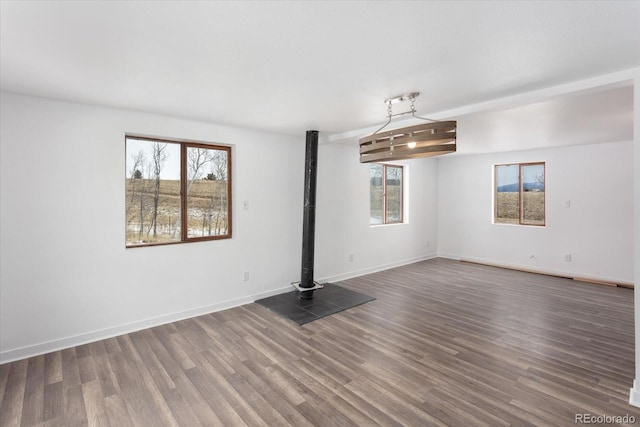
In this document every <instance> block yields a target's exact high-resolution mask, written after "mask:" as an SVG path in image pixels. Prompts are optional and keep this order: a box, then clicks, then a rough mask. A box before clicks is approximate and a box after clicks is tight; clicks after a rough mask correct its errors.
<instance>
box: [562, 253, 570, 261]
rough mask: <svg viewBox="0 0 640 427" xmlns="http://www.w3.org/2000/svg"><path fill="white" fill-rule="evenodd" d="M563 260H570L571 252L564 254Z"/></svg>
mask: <svg viewBox="0 0 640 427" xmlns="http://www.w3.org/2000/svg"><path fill="white" fill-rule="evenodd" d="M564 260H565V261H567V262H571V254H565V256H564Z"/></svg>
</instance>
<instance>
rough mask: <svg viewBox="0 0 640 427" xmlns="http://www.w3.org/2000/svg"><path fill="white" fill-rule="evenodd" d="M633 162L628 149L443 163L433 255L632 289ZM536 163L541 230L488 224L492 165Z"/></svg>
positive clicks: (609, 146) (586, 148)
mask: <svg viewBox="0 0 640 427" xmlns="http://www.w3.org/2000/svg"><path fill="white" fill-rule="evenodd" d="M632 158H633V144H632V142H631V141H629V142H621V143H603V144H592V145H581V146H572V147H562V148H555V149H544V150H531V151H520V152H510V153H497V154H486V155H470V156H459V157H442V158H440V159H439V160H438V161H439V164H438V170H439V174H438V242H439V246H438V254H439V255H441V256H446V257H451V258H462V259H469V260H475V261H481V262H487V263H495V264H500V265H505V266H512V267H520V268H527V269H532V270H538V271H543V272H548V273H556V274H563V275H567V276H570V277H575V276H577V277H584V278H591V279H599V280H608V281H613V282H624V283H633V281H634V273H633V249H634V247H633V235H632V230H633V198H634V196H633V162H632ZM534 161H536V162H537V161H544V162H546V171H545V172H546V226H545V227H528V226H518V225H505V224H492V215H493V199H492V179H493V165H495V164H501V163H519V162H534ZM565 201H570V207H568V208H567V207H565ZM565 254H571V256H572V261H571V262H566V261H565V260H564V255H565ZM531 255H534V258H531Z"/></svg>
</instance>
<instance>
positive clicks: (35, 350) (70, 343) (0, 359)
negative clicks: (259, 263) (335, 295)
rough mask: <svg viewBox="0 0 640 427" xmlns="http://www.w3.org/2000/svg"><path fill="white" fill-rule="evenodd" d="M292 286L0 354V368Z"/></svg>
mask: <svg viewBox="0 0 640 427" xmlns="http://www.w3.org/2000/svg"><path fill="white" fill-rule="evenodd" d="M292 289H293V288H292V287H291V286H286V287H283V288H278V289H273V290H270V291H266V292H261V293H258V294H254V295H248V296H246V297H241V298H235V299H232V300H228V301H224V302H221V303H217V304H211V305H206V306H202V307H196V308H192V309H189V310H184V311H180V312H176V313H171V314H166V315H162V316H156V317H151V318H148V319H144V320H139V321H136V322H131V323H126V324H123V325H118V326H114V327H110V328H105V329H100V330H97V331H92V332H87V333H83V334H79V335H74V336H70V337H65V338H60V339H55V340H51V341H46V342H42V343H38V344H33V345H29V346H25V347H20V348H15V349H11V350H6V351H1V352H0V365H1V364H4V363H9V362H13V361H15V360H21V359H26V358H28V357H33V356H39V355H41V354H46V353H50V352H52V351H58V350H63V349H65V348H70V347H75V346H79V345H83V344H88V343H90V342H94V341H99V340H104V339H107V338H113V337H117V336H119V335H123V334H128V333H131V332H136V331H139V330H142V329H147V328H152V327H154V326H160V325H164V324H166V323H171V322H176V321H178V320H184V319H189V318H192V317H196V316H202V315H203V314H209V313H214V312H216V311H222V310H227V309H229V308H233V307H238V306H241V305H244V304H249V303H252V302H254V301H256V300H259V299H262V298H267V297H270V296H272V295H278V294H281V293H284V292H288V291H291V290H292Z"/></svg>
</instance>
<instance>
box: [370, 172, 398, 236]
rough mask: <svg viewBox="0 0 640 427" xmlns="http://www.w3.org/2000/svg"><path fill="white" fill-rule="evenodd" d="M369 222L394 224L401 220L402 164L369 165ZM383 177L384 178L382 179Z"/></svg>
mask: <svg viewBox="0 0 640 427" xmlns="http://www.w3.org/2000/svg"><path fill="white" fill-rule="evenodd" d="M369 174H370V197H371V200H370V203H371V205H370V220H369V223H370V224H396V223H401V222H402V221H403V215H402V212H403V203H402V202H403V200H402V196H403V185H402V166H391V165H379V164H374V165H371V166H369ZM383 178H384V179H383Z"/></svg>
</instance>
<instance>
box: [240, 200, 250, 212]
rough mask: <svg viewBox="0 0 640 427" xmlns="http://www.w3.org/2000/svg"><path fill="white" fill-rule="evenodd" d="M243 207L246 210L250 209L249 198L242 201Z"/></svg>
mask: <svg viewBox="0 0 640 427" xmlns="http://www.w3.org/2000/svg"><path fill="white" fill-rule="evenodd" d="M242 209H243V210H245V211H248V210H249V201H248V200H245V201H243V202H242Z"/></svg>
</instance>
